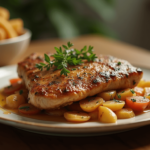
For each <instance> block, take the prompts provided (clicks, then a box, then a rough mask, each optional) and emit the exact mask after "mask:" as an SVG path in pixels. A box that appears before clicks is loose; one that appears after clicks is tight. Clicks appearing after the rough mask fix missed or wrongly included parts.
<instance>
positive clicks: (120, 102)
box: [113, 98, 121, 103]
mask: <svg viewBox="0 0 150 150" xmlns="http://www.w3.org/2000/svg"><path fill="white" fill-rule="evenodd" d="M113 101H115V102H117V103H121V101H119V100H116V99H114V98H113Z"/></svg>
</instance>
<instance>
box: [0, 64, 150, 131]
mask: <svg viewBox="0 0 150 150" xmlns="http://www.w3.org/2000/svg"><path fill="white" fill-rule="evenodd" d="M10 67H11V68H13V67H14V68H17V65H9V66H4V67H0V70H1V69H8V68H10ZM14 73H15V72H14ZM1 111H2V110H1ZM12 114H15V113H12ZM15 115H18V114H15ZM19 116H20V115H19ZM22 117H24V116H22ZM25 118H28V117H25ZM30 119H33V118H30ZM131 119H132V118H131ZM0 120H1V121H0V122H2V121H4V122H5V123H4V124H8V125H11V126H15V125H12V123H17V126H19V124H20V125H22V126H23V125H30V126H32V127H35V126H36V127H39V128H49V129H51V128H55V129H75V130H77V129H86V130H87V129H93V128H94V129H95V132H96V130H98V129H102V128H104V126H105V127H106V128H107V127H109V128H110V127H114V128H116V127H119V128H121V127H123V126H126V125H129V126H135V125H136V124H140V123H141V124H144V125H146V124H149V122H150V117H149V118H146V119H143V120H137V121H134V122H130V123H129V122H127V123H125V122H123V123H119V124H118V123H101V124H104V125H103V126H93V125H90V126H64V125H63V126H57V125H56V124H55V125H53V124H45V123H37V122H33V121H22V120H14V119H10V118H4V117H2V116H0ZM35 120H38V119H35ZM42 121H43V120H42ZM97 122H98V121H97ZM66 123H67V122H66ZM68 123H69V122H68ZM73 124H74V123H73ZM142 126H143V125H142ZM24 128H25V127H24ZM129 128H131V127H129ZM27 129H28V128H27ZM54 132H56V131H54ZM59 132H60V131H59ZM68 132H69V131H68ZM83 132H84V131H83ZM89 132H90V130H89ZM92 132H94V131H92ZM100 132H101V131H100ZM80 133H81V131H80Z"/></svg>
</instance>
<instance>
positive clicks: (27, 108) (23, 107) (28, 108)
mask: <svg viewBox="0 0 150 150" xmlns="http://www.w3.org/2000/svg"><path fill="white" fill-rule="evenodd" d="M19 109H25V110H26V111H28V110H30V107H29V106H22V107H20V108H19Z"/></svg>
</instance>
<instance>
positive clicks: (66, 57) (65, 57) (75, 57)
mask: <svg viewBox="0 0 150 150" xmlns="http://www.w3.org/2000/svg"><path fill="white" fill-rule="evenodd" d="M72 46H73V44H72V43H70V42H68V43H67V45H62V47H63V48H64V50H62V47H60V48H58V47H55V50H56V53H55V54H54V55H52V56H53V57H54V60H53V61H51V60H50V57H49V56H48V55H47V54H44V57H45V61H46V64H45V63H43V62H41V63H39V64H36V65H35V67H37V68H38V69H40V70H41V71H42V70H43V68H46V69H47V71H48V70H49V69H50V68H51V67H52V66H55V67H56V70H61V72H60V75H63V74H64V75H65V76H67V75H68V73H70V71H69V70H68V69H67V66H68V64H69V65H81V64H82V63H83V62H82V60H88V61H89V62H90V61H94V60H95V59H96V58H97V56H96V54H94V53H93V47H92V46H89V47H88V49H87V46H84V48H82V49H81V50H77V49H71V48H70V47H72Z"/></svg>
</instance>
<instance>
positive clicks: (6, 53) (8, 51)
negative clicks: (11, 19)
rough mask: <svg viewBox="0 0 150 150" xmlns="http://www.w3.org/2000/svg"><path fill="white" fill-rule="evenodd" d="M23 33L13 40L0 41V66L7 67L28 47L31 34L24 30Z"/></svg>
mask: <svg viewBox="0 0 150 150" xmlns="http://www.w3.org/2000/svg"><path fill="white" fill-rule="evenodd" d="M24 31H25V33H24V34H23V35H20V36H18V37H15V38H11V39H6V40H2V41H0V66H3V65H8V64H10V62H11V61H13V60H14V59H16V58H17V57H19V55H20V54H22V53H23V52H24V51H25V50H26V48H27V47H28V45H29V42H30V38H31V32H30V30H28V29H24Z"/></svg>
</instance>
